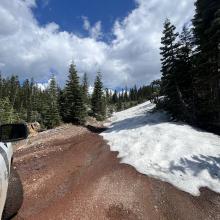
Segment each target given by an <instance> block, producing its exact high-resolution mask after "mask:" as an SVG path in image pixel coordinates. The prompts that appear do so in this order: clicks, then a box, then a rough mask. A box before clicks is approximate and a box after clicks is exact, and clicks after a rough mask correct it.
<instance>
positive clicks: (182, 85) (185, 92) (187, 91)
mask: <svg viewBox="0 0 220 220" xmlns="http://www.w3.org/2000/svg"><path fill="white" fill-rule="evenodd" d="M192 57H193V37H192V32H191V30H190V29H189V28H188V27H187V26H186V25H184V26H183V30H182V33H181V34H180V36H179V48H178V50H177V60H176V67H175V68H176V81H177V84H178V87H177V92H178V96H179V100H180V105H181V108H182V111H181V113H179V115H181V119H182V120H186V121H188V122H191V123H193V122H194V121H195V102H194V92H195V88H194V75H193V62H192Z"/></svg>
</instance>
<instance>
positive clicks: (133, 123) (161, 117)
mask: <svg viewBox="0 0 220 220" xmlns="http://www.w3.org/2000/svg"><path fill="white" fill-rule="evenodd" d="M168 122H169V123H172V124H177V125H184V123H181V122H174V121H170V120H169V117H168V115H166V114H165V113H164V112H159V111H158V112H146V113H145V114H144V115H139V116H135V117H131V118H126V119H124V120H120V121H116V122H113V123H112V124H111V127H110V128H108V129H107V130H106V131H105V133H111V132H113V131H114V132H118V131H121V130H132V129H136V128H140V127H143V126H147V125H158V124H163V123H168Z"/></svg>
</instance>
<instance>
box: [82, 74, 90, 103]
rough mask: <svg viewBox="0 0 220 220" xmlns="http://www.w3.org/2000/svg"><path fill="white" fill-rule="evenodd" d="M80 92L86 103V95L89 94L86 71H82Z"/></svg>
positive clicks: (87, 100)
mask: <svg viewBox="0 0 220 220" xmlns="http://www.w3.org/2000/svg"><path fill="white" fill-rule="evenodd" d="M82 93H83V99H84V102H85V103H87V104H88V102H89V97H88V94H89V84H88V77H87V74H86V73H84V75H83V81H82Z"/></svg>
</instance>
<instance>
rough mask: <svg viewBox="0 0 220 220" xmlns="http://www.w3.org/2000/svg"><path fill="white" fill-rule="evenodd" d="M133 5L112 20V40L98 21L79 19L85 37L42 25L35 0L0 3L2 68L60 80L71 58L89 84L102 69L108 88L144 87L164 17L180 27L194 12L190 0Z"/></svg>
mask: <svg viewBox="0 0 220 220" xmlns="http://www.w3.org/2000/svg"><path fill="white" fill-rule="evenodd" d="M136 2H137V7H136V8H135V9H134V10H133V11H132V12H131V13H130V14H129V15H128V16H127V17H125V18H124V19H123V20H120V21H115V24H114V27H113V28H112V35H113V36H114V39H113V40H112V41H111V42H110V43H106V42H104V41H102V40H101V39H102V38H101V36H102V35H103V33H102V25H101V21H98V22H97V23H95V24H94V25H91V24H90V22H89V19H88V18H86V17H83V21H84V23H83V27H84V29H85V30H87V31H88V32H89V37H79V36H78V35H76V34H74V33H69V32H66V31H61V30H60V29H59V25H58V24H56V23H49V24H48V25H46V26H40V25H39V24H38V22H37V20H36V18H35V17H34V15H33V13H32V7H37V1H34V0H10V2H9V1H8V0H1V1H0V20H1V26H0V44H1V47H0V70H1V71H2V72H3V73H4V74H6V75H9V74H12V73H14V74H18V75H19V76H20V78H26V77H28V78H30V77H34V79H35V80H37V81H38V82H47V80H48V79H49V78H50V76H51V74H50V73H51V72H55V73H56V77H57V80H58V82H59V83H61V84H62V83H64V82H65V80H66V77H67V73H68V65H69V64H70V62H71V61H72V60H74V62H75V64H76V66H77V69H78V71H79V73H80V74H82V73H83V72H87V73H88V75H89V79H90V82H91V81H92V80H93V79H94V77H95V74H96V72H97V71H98V70H100V71H101V72H102V74H103V80H104V84H105V86H107V87H111V88H114V87H118V86H125V85H127V86H131V85H134V84H137V85H142V84H147V83H149V82H150V81H152V80H154V79H156V78H158V77H159V76H160V56H159V49H158V48H159V46H160V37H161V31H162V27H163V22H164V20H165V18H166V17H169V18H170V19H171V21H172V22H173V23H174V24H175V25H176V26H177V27H178V29H180V28H181V26H182V25H183V24H184V22H186V21H187V20H190V19H191V17H192V14H193V9H194V7H193V2H192V0H181V1H179V0H173V1H170V0H136Z"/></svg>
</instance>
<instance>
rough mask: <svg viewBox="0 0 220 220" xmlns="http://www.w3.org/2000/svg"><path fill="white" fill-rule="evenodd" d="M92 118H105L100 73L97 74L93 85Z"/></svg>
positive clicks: (104, 103)
mask: <svg viewBox="0 0 220 220" xmlns="http://www.w3.org/2000/svg"><path fill="white" fill-rule="evenodd" d="M91 105H92V112H93V116H94V117H95V118H96V119H97V120H103V119H104V118H105V116H106V101H105V97H104V94H103V84H102V80H101V75H100V73H98V74H97V76H96V80H95V83H94V91H93V94H92V99H91Z"/></svg>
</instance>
